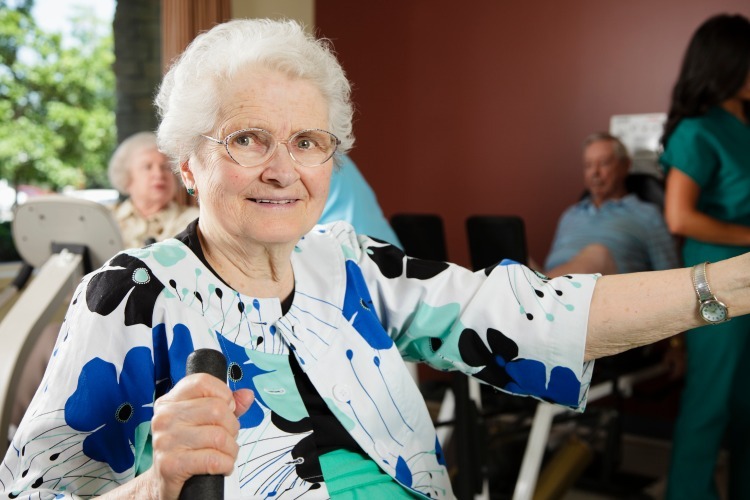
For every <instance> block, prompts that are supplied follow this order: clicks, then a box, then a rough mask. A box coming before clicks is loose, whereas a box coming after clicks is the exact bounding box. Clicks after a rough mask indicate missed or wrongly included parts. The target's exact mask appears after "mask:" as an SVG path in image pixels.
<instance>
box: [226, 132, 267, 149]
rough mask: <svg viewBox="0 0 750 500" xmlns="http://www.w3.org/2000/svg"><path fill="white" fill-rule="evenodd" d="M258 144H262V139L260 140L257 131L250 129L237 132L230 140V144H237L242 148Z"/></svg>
mask: <svg viewBox="0 0 750 500" xmlns="http://www.w3.org/2000/svg"><path fill="white" fill-rule="evenodd" d="M260 144H262V141H261V140H260V138H259V136H258V133H257V132H253V131H250V130H247V131H244V132H240V133H238V134H237V135H235V136H234V137H232V141H231V145H232V146H239V147H242V148H250V147H253V146H258V145H260Z"/></svg>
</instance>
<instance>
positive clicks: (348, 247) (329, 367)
mask: <svg viewBox="0 0 750 500" xmlns="http://www.w3.org/2000/svg"><path fill="white" fill-rule="evenodd" d="M292 265H293V269H294V275H295V294H294V299H293V303H292V305H291V308H290V310H289V311H288V312H287V313H286V314H283V315H282V311H281V306H280V301H279V300H278V299H275V298H274V299H264V298H254V297H248V296H245V295H242V294H239V293H237V292H236V291H234V290H232V289H231V288H229V287H228V286H227V285H226V284H225V283H224V282H223V281H222V280H221V279H220V278H218V277H217V276H215V275H214V274H213V273H212V272H211V270H210V269H208V268H207V267H206V266H205V265H204V264H203V263H202V262H201V260H200V259H199V258H198V257H197V256H196V255H195V254H193V253H192V252H191V251H190V249H189V248H188V247H187V246H185V245H184V244H183V243H182V242H180V241H178V240H176V239H169V240H165V241H163V242H160V243H156V244H154V245H151V246H148V247H145V248H142V249H137V250H128V251H125V252H123V253H120V254H118V255H116V256H115V257H113V258H112V259H111V260H110V261H109V262H108V263H107V264H106V265H105V266H103V267H102V268H101V269H99V270H97V271H95V272H93V273H91V274H89V275H87V276H86V277H84V279H83V280H82V282H81V284H80V285H79V287H78V288H77V290H76V292H75V294H74V297H73V300H72V303H71V305H70V309H69V311H68V315H67V317H66V321H65V322H64V324H63V327H62V329H61V332H60V336H59V338H58V340H57V344H56V346H55V350H54V354H53V357H52V359H51V361H50V364H49V367H48V370H47V372H46V374H45V377H44V380H43V382H42V385H41V386H40V388H39V390H38V391H37V394H36V396H35V398H34V400H33V402H32V404H31V406H30V408H29V411H28V412H27V414H26V416H25V417H24V419H23V421H22V423H21V425H20V427H19V430H18V432H17V433H16V435H15V437H14V439H13V442H12V445H11V447H10V449H9V451H8V453H7V455H6V457H5V460H4V463H3V467H2V468H1V470H0V488H1V489H2V491H3V492H4V493H5V494H8V495H11V496H12V497H15V496H19V495H20V496H24V495H28V494H33V495H34V496H33V498H42V499H44V498H71V497H73V498H75V497H78V496H92V495H99V494H102V493H104V492H105V491H108V490H110V489H112V488H114V487H116V486H117V485H119V484H121V483H124V482H127V481H128V480H130V479H132V478H133V477H135V476H136V475H138V474H140V473H142V472H143V471H145V470H146V469H148V467H150V465H151V441H150V420H151V417H152V415H153V401H154V399H155V398H157V397H159V396H160V395H162V394H164V393H166V392H167V391H168V390H169V388H170V387H171V386H172V385H174V384H175V383H176V382H177V381H178V380H180V379H181V378H182V377H183V376H184V375H185V360H186V358H187V356H188V354H190V353H191V352H192V351H193V350H195V349H198V348H211V349H217V350H220V351H222V352H223V353H224V354H225V356H226V357H227V361H228V364H229V368H228V383H229V385H230V387H232V388H239V387H248V388H250V389H252V390H253V391H254V392H255V395H256V399H255V402H254V403H253V405H252V407H251V408H250V410H249V411H248V412H247V413H246V414H245V415H244V416H242V417H241V419H240V424H241V431H240V434H239V437H238V442H239V443H240V445H241V447H240V452H239V456H238V459H237V463H236V470H235V474H234V475H233V476H231V477H230V478H228V479H227V481H226V489H227V494H228V495H229V496H228V498H229V497H236V498H267V497H269V496H270V497H274V496H275V497H279V496H280V495H282V494H283V498H299V497H304V498H328V496H329V495H328V493H327V490H326V487H325V482H324V479H323V477H322V476H321V473H320V467H319V464H318V462H317V453H316V451H315V445H314V442H315V436H314V433H313V431H312V428H311V426H310V424H309V419H308V418H306V417H307V412H306V410H305V406H304V404H303V402H302V400H301V398H300V394H299V392H298V391H297V389H296V386H295V382H294V377H293V375H292V373H291V370H290V366H289V358H288V357H289V356H290V355H293V356H296V358H297V360H298V363H299V365H300V367H301V368H302V370H303V371H304V372H305V373H306V374H307V375H308V377H309V378H310V380H311V382H312V384H313V385H314V387H315V388H316V390H317V391H318V393H319V394H320V395H321V397H322V398H323V400H324V401H325V402H326V404H327V405H328V407H329V408H330V410H331V411H332V412H333V414H334V415H335V416H336V417H337V418H338V420H339V421H340V422H341V423H342V424H343V426H344V428H345V429H346V430H347V431H348V432H349V433H350V434H351V435H352V436H353V437H354V439H355V440H356V441H357V442H358V443H359V445H360V446H361V447H362V449H363V450H364V451H365V452H366V453H367V454H368V455H369V457H371V458H372V460H374V461H375V462H376V463H377V464H378V465H379V466H380V467H381V468H382V469H383V470H384V471H385V472H387V473H388V474H390V475H391V476H392V477H394V478H395V479H396V480H397V481H398V482H399V483H400V484H402V485H403V486H404V487H405V488H408V489H410V490H412V491H414V492H416V493H419V494H421V495H424V496H429V497H430V498H453V494H452V492H451V487H450V481H449V477H448V474H447V471H446V468H445V461H444V458H443V455H442V451H441V448H440V443H439V442H438V441H437V437H436V432H435V429H434V427H433V425H432V423H431V419H430V416H429V414H428V412H427V409H426V406H425V404H424V401H423V398H422V396H421V394H420V392H419V390H418V388H417V386H416V384H415V383H414V381H413V379H412V378H411V376H410V375H409V372H408V370H407V368H406V366H405V364H404V362H403V360H404V359H406V360H411V361H424V362H426V363H429V364H430V365H431V366H433V367H435V368H437V369H440V370H460V371H462V372H464V373H467V374H470V375H474V376H475V377H477V378H479V379H480V380H482V381H483V382H486V383H490V384H492V385H494V386H496V387H498V388H499V389H501V390H504V391H507V392H510V393H514V394H521V395H531V396H534V397H538V398H540V399H544V400H547V401H553V402H556V403H559V404H562V405H565V406H568V407H571V408H576V409H583V407H584V406H585V399H586V394H587V391H588V387H589V383H590V378H591V371H592V369H593V363H584V362H583V355H584V344H585V337H586V325H587V320H588V311H589V304H590V301H591V294H592V292H593V288H594V283H595V280H596V275H574V276H568V277H560V278H556V279H552V280H550V279H548V278H546V277H544V276H542V275H539V274H537V273H535V272H534V271H532V270H530V269H528V268H526V267H524V266H521V265H519V264H515V263H512V262H504V263H502V264H501V265H499V266H497V267H495V268H493V269H487V270H485V271H478V272H471V271H469V270H467V269H464V268H462V267H459V266H456V265H453V264H447V263H439V262H430V261H421V260H418V259H412V258H409V257H406V256H404V254H403V253H402V252H401V251H400V250H399V249H397V248H396V247H393V246H391V245H388V244H386V243H382V242H379V241H374V240H371V239H369V238H367V237H364V236H358V235H357V234H355V233H354V231H353V229H352V227H351V226H350V225H348V224H346V223H343V222H337V223H333V224H328V225H323V226H316V227H315V229H314V230H313V231H312V232H311V233H309V234H308V235H306V236H305V237H304V238H302V239H301V240H300V242H299V244H298V245H297V247H296V248H295V251H294V252H293V254H292Z"/></svg>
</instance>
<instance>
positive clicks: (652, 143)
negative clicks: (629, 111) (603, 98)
mask: <svg viewBox="0 0 750 500" xmlns="http://www.w3.org/2000/svg"><path fill="white" fill-rule="evenodd" d="M666 120H667V114H666V113H642V114H633V115H613V116H612V118H610V120H609V133H610V134H612V135H615V136H617V137H619V139H620V140H621V141H622V143H623V144H625V147H626V148H628V152H629V153H630V156H631V157H632V158H633V166H632V168H631V171H633V172H642V173H648V174H652V175H655V176H657V177H659V178H661V177H663V175H664V173H663V172H662V169H661V167H660V166H659V162H658V155H659V150H660V145H659V138H660V137H661V134H662V133H663V131H664V122H666Z"/></svg>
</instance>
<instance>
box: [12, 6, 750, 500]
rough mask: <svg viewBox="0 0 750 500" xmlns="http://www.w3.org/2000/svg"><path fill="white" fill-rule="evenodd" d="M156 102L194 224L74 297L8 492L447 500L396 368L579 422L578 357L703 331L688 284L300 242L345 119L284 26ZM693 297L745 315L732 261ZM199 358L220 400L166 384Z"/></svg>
mask: <svg viewBox="0 0 750 500" xmlns="http://www.w3.org/2000/svg"><path fill="white" fill-rule="evenodd" d="M228 55H230V56H228ZM157 103H158V106H159V108H160V111H161V116H162V122H161V125H160V128H159V131H158V134H159V141H160V146H161V148H162V150H164V151H165V152H166V153H167V154H169V155H170V156H171V157H173V158H174V159H175V161H176V164H177V165H179V169H180V172H181V174H182V178H183V181H184V183H185V185H186V186H187V188H188V190H189V191H190V192H193V193H194V194H195V196H198V197H199V199H200V218H199V220H198V221H196V222H193V223H191V224H190V225H189V226H188V227H187V229H186V230H185V231H184V232H183V233H181V234H180V235H178V236H177V237H176V238H174V239H169V240H166V241H164V242H160V243H157V244H155V245H152V246H150V247H147V248H144V249H140V250H129V251H126V252H124V253H121V254H119V255H117V256H115V257H114V258H113V259H112V260H111V261H110V262H109V263H107V264H106V265H105V266H104V267H103V268H101V269H99V270H98V271H95V272H93V273H92V274H90V275H88V276H87V277H86V278H84V280H83V281H82V283H81V285H80V286H79V288H78V290H77V292H76V294H75V296H74V298H73V301H72V304H71V306H70V311H69V314H68V317H67V321H66V323H65V326H64V327H63V329H62V331H61V334H60V337H59V340H58V343H57V346H56V350H55V354H54V356H53V358H52V360H51V363H50V369H49V370H48V372H47V373H46V375H45V379H44V382H43V384H44V386H43V387H44V388H43V390H40V391H39V394H38V395H37V397H36V398H35V400H34V402H32V405H31V407H30V409H29V411H28V412H27V414H26V416H25V417H24V420H23V422H22V423H21V426H20V428H19V430H18V432H17V433H16V436H15V437H14V440H13V443H12V446H11V449H10V450H9V452H8V454H7V456H6V457H5V461H4V464H3V467H2V471H0V480H1V482H0V485H2V488H3V491H4V492H5V493H6V494H10V495H11V496H14V497H15V496H18V495H31V494H33V495H34V496H35V497H36V495H39V497H41V498H53V497H54V498H62V497H69V496H72V495H80V496H89V495H105V496H112V497H116V498H120V497H126V496H127V497H131V498H132V497H134V498H167V499H174V498H177V497H178V495H179V493H180V491H181V489H182V487H183V484H184V483H185V482H186V480H188V478H190V477H191V476H194V475H201V474H214V475H216V474H220V475H224V476H226V478H225V481H224V485H225V490H226V494H227V497H228V498H269V497H282V498H328V497H333V498H413V497H414V496H417V497H431V498H451V497H452V496H453V495H452V492H451V487H450V482H449V478H448V474H447V472H446V469H445V460H444V457H443V454H442V451H441V448H440V443H439V442H438V441H437V438H436V433H435V430H434V428H433V426H432V424H431V421H430V417H429V414H428V412H427V410H426V408H425V405H424V403H423V400H422V398H421V396H420V393H419V390H418V389H417V387H416V385H415V384H414V382H413V380H412V379H411V377H410V376H409V373H408V371H407V369H406V367H405V364H404V361H403V359H404V358H406V359H409V360H419V361H425V362H428V363H430V364H432V365H433V366H435V367H437V368H439V369H443V370H461V371H463V372H466V373H468V374H471V375H473V376H475V377H477V378H478V379H480V380H482V381H484V382H487V383H490V384H492V385H494V386H496V387H498V388H500V389H502V390H504V391H507V392H509V393H514V394H519V395H532V396H535V397H538V398H542V399H544V400H549V401H554V402H557V403H559V404H561V405H565V406H568V407H571V408H578V409H582V408H583V407H584V406H585V404H586V394H587V389H588V386H589V381H590V377H591V371H592V369H593V363H592V361H591V360H593V359H594V358H596V357H599V356H605V355H609V354H614V353H616V352H619V351H622V350H625V349H628V348H630V347H634V346H636V345H641V344H645V343H648V342H653V341H655V340H658V339H660V338H664V337H667V336H669V335H672V334H674V333H676V332H680V331H682V330H685V329H687V328H689V327H692V326H697V325H698V324H700V323H701V321H702V320H701V319H700V317H699V316H698V314H696V309H697V307H696V297H695V291H694V288H693V279H692V278H691V271H690V270H689V269H681V270H671V271H660V272H655V273H637V274H629V275H621V276H611V277H609V276H607V277H603V278H599V279H597V276H596V275H572V276H570V275H569V276H564V277H560V278H556V279H553V280H550V279H548V278H546V277H544V276H542V275H539V274H537V273H535V272H534V271H532V270H530V269H528V268H526V267H523V266H521V265H518V264H514V263H505V265H500V266H497V267H494V268H491V269H487V270H485V271H480V272H476V273H472V272H470V271H469V270H467V269H464V268H461V267H459V266H455V265H452V264H448V263H440V262H425V261H420V260H416V259H412V258H409V257H406V256H404V254H403V253H402V252H401V251H400V250H398V249H397V248H395V247H393V246H390V245H388V244H386V243H382V242H379V241H375V240H372V239H370V238H367V237H365V236H361V235H357V234H355V233H354V232H353V230H352V228H351V226H349V225H348V224H346V223H343V222H336V223H332V224H329V225H324V226H315V223H316V221H317V220H318V217H319V216H320V213H321V210H322V209H323V205H324V203H325V200H326V194H327V190H328V186H329V181H330V176H331V172H332V170H333V169H334V168H335V166H334V163H335V161H336V155H337V154H341V153H344V152H346V151H347V150H348V149H349V148H350V147H351V145H352V142H353V138H352V131H351V117H352V106H351V103H350V101H349V84H348V82H347V80H346V78H345V76H344V73H343V71H342V69H341V67H340V65H339V64H338V63H337V61H336V59H335V57H334V56H333V54H332V52H331V50H330V48H329V47H328V45H327V44H326V43H324V42H323V41H319V40H315V39H314V38H312V37H311V36H309V35H306V34H305V33H304V31H303V30H302V28H301V27H300V26H298V25H297V24H295V23H294V22H291V21H287V22H277V21H268V20H235V21H231V22H228V23H225V24H222V25H218V26H216V27H215V28H213V29H212V30H210V31H208V32H207V33H204V34H202V35H200V36H199V37H197V38H196V39H195V41H194V42H193V43H192V44H191V45H190V46H189V47H188V49H187V50H186V51H185V53H184V54H183V55H182V57H181V58H180V59H179V60H178V61H177V62H176V63H175V64H174V65H173V67H172V68H171V69H170V71H169V73H168V74H167V75H166V77H165V79H164V82H163V84H162V87H161V89H160V91H159V95H158V97H157ZM704 272H705V267H699V268H698V270H697V272H696V273H695V280H696V281H695V282H696V283H697V285H698V287H699V290H701V291H704V290H708V288H705V289H704V287H705V279H704V276H705V274H704ZM708 278H709V279H710V284H711V291H713V292H714V293H716V294H718V295H719V296H720V297H721V298H722V299H723V300H724V301H725V302H726V304H727V305H728V306H729V308H730V310H731V312H732V314H733V315H739V314H746V313H748V312H750V287H748V284H750V256H743V257H738V258H735V259H733V260H730V261H725V262H720V263H715V264H710V265H709V267H708ZM716 307H717V308H719V306H716ZM713 310H717V309H716V308H714V309H713ZM708 318H709V319H711V320H713V319H714V316H710V315H709V316H708ZM198 348H208V349H213V350H215V351H220V352H221V353H223V355H224V356H225V357H226V359H227V362H228V369H227V371H226V378H227V381H222V380H219V379H218V378H214V377H212V376H210V375H206V374H202V373H201V374H190V375H186V358H187V356H188V354H189V353H191V352H192V351H193V350H195V349H198ZM55 495H58V496H55ZM358 495H359V496H358Z"/></svg>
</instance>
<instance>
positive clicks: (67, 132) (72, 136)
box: [0, 0, 117, 189]
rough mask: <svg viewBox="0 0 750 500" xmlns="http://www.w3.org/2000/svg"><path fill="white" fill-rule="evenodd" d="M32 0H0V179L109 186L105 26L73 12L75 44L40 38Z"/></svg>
mask: <svg viewBox="0 0 750 500" xmlns="http://www.w3.org/2000/svg"><path fill="white" fill-rule="evenodd" d="M32 6H33V0H17V1H9V0H0V177H1V178H5V179H8V180H9V182H10V183H12V184H14V185H18V184H21V183H34V184H37V185H43V186H47V187H50V188H53V189H58V188H61V187H63V186H68V185H70V186H74V187H76V188H90V187H105V186H108V182H107V175H106V166H107V162H108V159H109V156H110V154H111V153H112V151H113V150H114V148H115V145H116V140H117V138H116V128H115V112H114V110H115V76H114V72H113V70H112V64H113V62H114V50H113V41H112V27H111V25H109V26H105V25H104V23H103V22H102V21H98V20H95V19H94V20H92V19H91V18H90V17H89V16H86V15H85V13H84V12H79V13H78V14H77V15H76V16H74V18H73V19H71V22H72V23H73V25H74V26H75V30H74V32H73V34H74V37H75V39H76V42H75V43H63V40H62V37H61V36H60V34H58V33H45V32H44V31H42V30H41V29H40V28H39V27H38V26H37V24H36V23H35V21H34V19H33V17H32V16H31V8H32Z"/></svg>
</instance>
